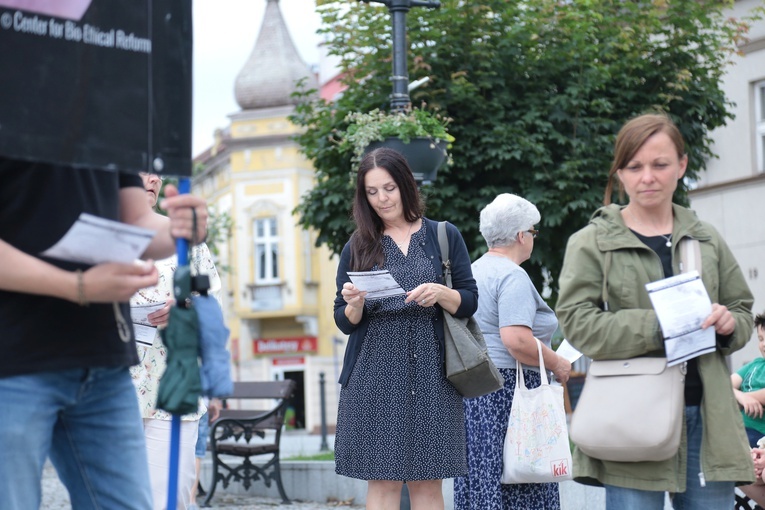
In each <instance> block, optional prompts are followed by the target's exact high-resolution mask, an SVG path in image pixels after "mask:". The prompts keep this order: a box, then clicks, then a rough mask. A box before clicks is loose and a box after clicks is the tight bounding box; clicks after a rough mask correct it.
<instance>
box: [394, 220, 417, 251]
mask: <svg viewBox="0 0 765 510" xmlns="http://www.w3.org/2000/svg"><path fill="white" fill-rule="evenodd" d="M413 225H414V222H412V223H410V224H409V230H407V231H406V237H405V238H404V240H403V241H401V242H400V243H396V246H398V247H399V249H401V248H403V247H404V245H406V244H407V243H408V242H409V234H411V233H412V226H413ZM392 238H393V236H391V239H392ZM393 242H394V243H395V242H396V240H395V239H394V240H393Z"/></svg>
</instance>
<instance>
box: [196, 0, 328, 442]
mask: <svg viewBox="0 0 765 510" xmlns="http://www.w3.org/2000/svg"><path fill="white" fill-rule="evenodd" d="M253 1H262V0H253ZM300 80H305V84H304V87H305V88H307V89H316V88H318V87H317V79H316V76H315V75H314V74H313V73H312V72H311V70H310V69H309V68H308V66H307V65H306V64H305V63H304V62H303V60H302V59H301V58H300V55H299V54H298V52H297V50H296V49H295V44H294V43H293V40H292V38H291V37H290V34H289V31H288V30H287V25H286V24H285V22H284V18H283V17H282V13H281V11H280V9H279V1H278V0H266V11H265V15H264V17H263V23H262V25H261V28H260V32H259V34H258V36H257V39H256V42H255V46H254V47H253V50H252V53H251V54H250V56H249V58H248V59H247V61H246V62H245V64H244V66H243V67H242V69H241V71H240V72H239V75H238V76H237V78H236V81H235V83H234V93H235V97H236V101H237V103H238V104H239V106H240V107H241V110H240V111H238V112H235V113H232V114H231V115H229V118H230V119H231V123H230V125H229V126H228V127H226V128H224V129H220V130H218V131H217V132H216V136H215V140H214V145H213V146H212V147H211V148H210V149H208V150H207V151H205V152H204V153H202V154H200V155H199V156H197V158H195V163H196V164H197V166H198V167H199V168H200V170H199V171H198V172H197V175H196V177H195V178H194V180H193V186H194V192H195V193H199V194H201V195H203V196H204V197H205V198H206V199H207V201H208V203H209V204H211V205H212V209H213V212H214V213H217V214H221V213H227V214H229V216H230V217H231V219H232V221H233V225H234V226H233V228H232V231H231V237H230V238H229V239H228V241H227V243H226V244H225V246H220V253H221V255H220V259H221V260H220V261H219V265H220V266H223V267H228V268H230V269H229V271H228V272H227V273H226V274H225V276H224V278H223V279H224V283H223V285H224V290H226V291H227V292H225V293H224V294H225V299H224V303H223V306H224V313H225V314H226V317H227V320H228V326H229V329H230V330H231V353H232V358H233V359H234V363H235V366H234V378H235V379H237V380H273V379H275V378H277V379H281V378H290V379H295V380H296V381H297V383H298V389H297V393H296V398H295V401H294V403H295V411H296V413H295V425H296V426H297V427H299V428H306V429H308V430H310V431H315V430H317V429H318V427H319V425H320V411H319V410H320V403H319V395H318V393H317V392H316V390H315V388H316V381H318V380H319V373H321V372H324V373H326V374H333V373H334V372H336V371H337V360H336V358H335V356H334V338H335V336H336V334H337V329H336V327H335V325H334V321H333V318H332V299H333V297H334V293H335V287H334V276H335V272H336V269H337V262H336V260H334V259H331V258H330V254H329V251H328V250H327V249H326V248H317V247H316V246H315V241H316V233H315V232H310V231H306V230H303V229H302V228H301V227H300V226H299V225H297V223H296V221H297V219H296V217H295V216H293V214H292V211H293V210H294V209H295V207H296V206H297V205H298V204H299V202H300V198H301V196H302V195H303V194H304V193H305V192H306V191H307V190H309V189H310V188H311V187H313V185H314V182H315V175H314V170H313V167H312V165H311V162H310V161H308V160H306V159H305V157H304V156H303V155H302V154H301V153H300V152H299V150H298V146H297V144H296V143H295V142H294V141H293V140H292V136H293V135H294V134H296V133H297V132H298V131H297V130H298V128H297V127H296V126H294V125H293V124H291V123H290V122H289V120H288V118H287V117H288V116H289V114H290V113H292V112H293V111H294V108H295V103H296V100H295V98H293V97H291V95H292V93H293V92H294V91H296V90H297V83H298V82H299V81H300ZM331 377H332V376H328V378H331ZM335 378H336V377H335ZM327 389H328V394H327V399H328V400H327V406H329V407H330V408H332V407H331V406H334V405H336V402H337V400H336V398H337V396H336V394H335V390H336V385H327ZM330 414H332V413H330ZM333 416H334V415H333ZM331 426H332V424H330V427H331Z"/></svg>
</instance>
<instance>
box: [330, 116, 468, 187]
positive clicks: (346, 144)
mask: <svg viewBox="0 0 765 510" xmlns="http://www.w3.org/2000/svg"><path fill="white" fill-rule="evenodd" d="M346 120H347V121H348V128H347V130H346V131H345V132H343V133H342V134H341V135H340V137H339V141H340V146H341V148H342V149H343V150H348V151H351V152H352V153H353V158H352V159H353V163H354V165H358V164H359V163H360V162H361V158H362V157H363V156H364V154H366V153H367V152H369V151H371V150H373V149H376V148H377V147H389V148H391V149H394V150H397V151H399V152H401V153H402V154H403V155H404V156H405V157H406V159H407V162H408V163H409V166H410V167H411V168H412V173H413V174H414V178H415V180H416V181H417V182H419V183H423V182H425V183H427V182H433V181H434V180H435V178H436V173H437V172H438V169H439V168H441V166H442V165H443V164H444V162H445V161H448V160H449V153H448V149H449V147H451V142H453V141H454V137H453V136H451V135H450V134H449V132H448V131H447V129H446V126H447V125H448V124H449V122H451V119H449V118H447V117H444V116H442V115H440V114H438V113H432V112H430V111H427V110H424V109H422V108H412V109H409V110H407V111H404V112H394V113H388V112H383V111H380V110H377V109H375V110H372V111H371V112H369V113H360V112H354V113H350V114H348V116H347V117H346Z"/></svg>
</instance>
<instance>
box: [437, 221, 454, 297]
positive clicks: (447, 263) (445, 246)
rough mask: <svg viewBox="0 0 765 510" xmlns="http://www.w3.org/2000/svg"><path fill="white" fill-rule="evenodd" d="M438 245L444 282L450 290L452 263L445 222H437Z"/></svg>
mask: <svg viewBox="0 0 765 510" xmlns="http://www.w3.org/2000/svg"><path fill="white" fill-rule="evenodd" d="M438 245H439V246H440V247H441V263H442V264H443V268H444V282H445V283H446V286H447V287H449V288H450V289H451V288H452V261H451V260H449V238H448V236H447V234H446V222H445V221H439V222H438Z"/></svg>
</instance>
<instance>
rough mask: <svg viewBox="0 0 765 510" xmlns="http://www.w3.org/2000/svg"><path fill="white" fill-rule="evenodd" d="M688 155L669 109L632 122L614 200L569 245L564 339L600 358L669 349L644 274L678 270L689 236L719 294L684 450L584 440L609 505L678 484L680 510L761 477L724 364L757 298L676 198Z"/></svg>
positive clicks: (689, 383) (584, 465) (743, 337)
mask: <svg viewBox="0 0 765 510" xmlns="http://www.w3.org/2000/svg"><path fill="white" fill-rule="evenodd" d="M687 163H688V156H687V155H686V154H685V144H684V141H683V138H682V135H681V134H680V132H679V130H678V129H677V127H676V126H675V125H674V123H673V122H672V121H671V120H670V119H669V117H667V116H666V115H661V114H647V115H641V116H639V117H636V118H634V119H632V120H631V121H629V122H628V123H627V124H625V125H624V126H623V127H622V129H621V130H620V132H619V134H618V136H617V139H616V144H615V148H614V160H613V164H612V166H611V170H610V172H609V182H608V185H607V187H606V193H605V200H604V202H605V204H606V206H605V207H602V208H600V209H598V210H597V211H596V212H595V214H593V216H592V218H591V219H590V223H589V224H588V225H587V226H586V227H584V228H583V229H582V230H580V231H579V232H577V233H576V234H574V235H573V236H571V238H570V239H569V242H568V246H567V248H566V256H565V260H564V263H563V269H562V271H561V276H560V295H559V299H558V305H557V308H556V313H557V314H558V318H559V320H560V325H561V327H562V329H563V333H564V334H565V336H566V338H568V340H569V341H570V342H571V343H572V344H573V345H574V346H575V347H576V348H577V349H579V350H580V351H582V352H583V353H584V354H585V355H586V356H589V357H591V358H593V359H596V360H599V359H623V358H632V357H637V356H664V355H665V351H664V338H663V337H662V335H661V330H660V328H659V323H658V320H657V317H656V313H655V312H654V310H653V308H652V306H651V302H650V299H649V297H648V293H647V291H646V290H645V284H646V283H649V282H653V281H656V280H661V279H663V278H665V277H669V276H672V275H674V274H677V273H678V272H679V269H680V268H679V251H678V244H679V242H680V240H682V239H683V238H692V239H696V240H698V241H699V246H700V252H701V262H702V264H701V267H702V271H701V273H702V281H703V283H704V286H705V287H706V289H707V292H708V293H709V297H710V299H711V301H712V303H713V304H712V312H711V314H710V315H709V316H708V317H707V319H706V320H705V321H704V323H703V324H702V327H704V328H708V327H711V328H714V330H715V333H716V341H717V349H716V350H715V351H714V352H712V353H709V354H704V355H701V356H698V357H696V358H692V359H690V360H688V366H687V368H688V372H687V376H686V384H685V405H686V407H685V420H684V423H685V430H683V432H682V441H681V445H680V449H679V450H678V452H677V454H676V455H675V456H674V457H672V458H670V459H668V460H664V461H658V462H611V461H602V460H599V459H595V458H591V457H588V456H586V455H584V454H583V453H582V452H581V451H579V449H576V450H575V452H574V476H575V479H576V480H577V481H579V482H581V483H585V484H591V485H604V486H605V488H606V507H607V508H608V509H609V510H616V509H618V510H630V509H640V510H646V509H657V510H661V509H663V508H664V492H665V491H666V492H670V493H672V494H673V506H674V508H675V509H686V510H687V509H692V510H700V509H709V510H717V509H721V508H730V506H731V505H732V502H733V499H734V495H733V489H734V485H735V484H736V483H744V482H747V483H749V482H751V481H752V480H753V465H752V460H751V457H750V455H749V448H748V443H747V439H746V434H745V433H744V427H743V423H742V421H741V415H740V413H739V411H738V407H737V405H736V401H735V398H734V396H733V390H732V388H731V384H730V374H729V371H728V367H727V365H726V362H725V356H726V355H728V354H730V353H732V352H734V351H736V350H738V349H741V348H742V347H743V346H744V345H745V344H746V342H747V341H748V340H749V338H750V336H751V333H752V327H753V325H752V314H751V308H752V302H753V298H752V294H751V292H750V291H749V288H748V286H747V284H746V282H745V280H744V277H743V274H742V273H741V270H740V268H739V266H738V264H737V263H736V260H735V259H734V257H733V254H732V253H731V251H730V249H729V248H728V246H727V244H725V241H724V240H723V239H722V238H721V237H720V235H719V234H718V233H717V231H716V230H715V229H714V228H713V227H712V226H711V225H709V224H707V223H704V222H702V221H700V220H698V219H697V218H696V215H695V213H694V212H693V211H691V210H689V209H686V208H684V207H681V206H679V205H676V204H673V203H672V196H673V193H674V192H675V189H676V188H677V182H678V180H680V179H681V178H682V177H683V175H684V173H685V168H686V165H687ZM614 182H616V183H617V184H618V186H619V196H620V197H623V194H624V192H626V194H627V196H628V197H629V201H628V203H627V205H626V206H622V205H615V204H611V203H610V202H611V196H612V191H613V184H614ZM604 266H607V267H608V269H604ZM606 273H607V274H606ZM604 274H605V283H606V285H607V289H608V296H609V298H608V307H607V311H604V310H603V308H605V307H602V301H603V299H602V294H603V283H604ZM635 391H640V389H639V388H635ZM628 397H629V396H628V395H625V398H628ZM603 412H604V413H606V412H608V410H607V409H604V410H603ZM624 419H625V420H628V419H630V417H629V416H625V418H624Z"/></svg>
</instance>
